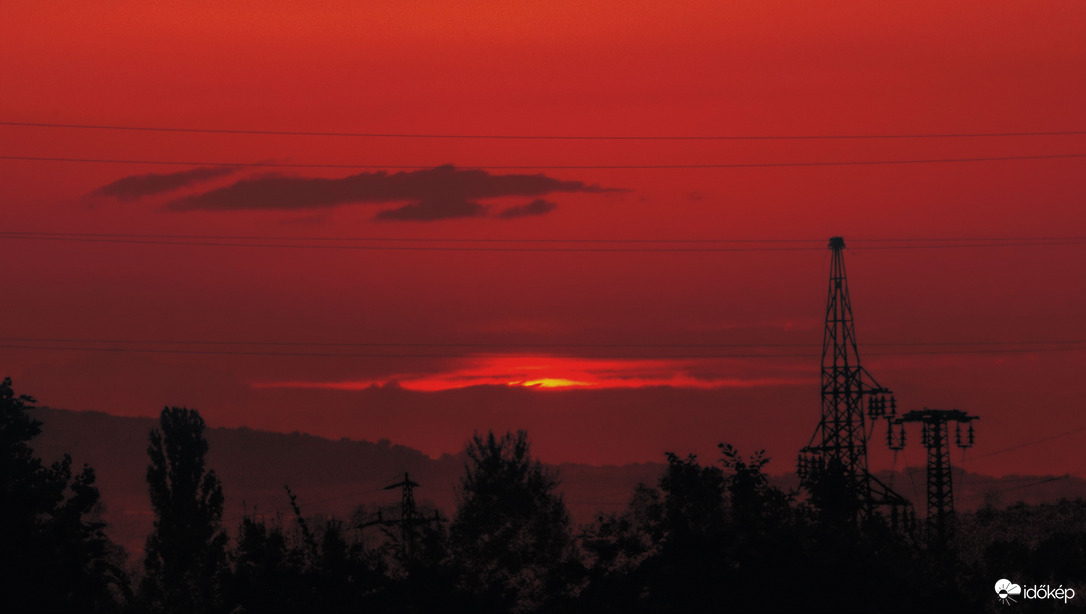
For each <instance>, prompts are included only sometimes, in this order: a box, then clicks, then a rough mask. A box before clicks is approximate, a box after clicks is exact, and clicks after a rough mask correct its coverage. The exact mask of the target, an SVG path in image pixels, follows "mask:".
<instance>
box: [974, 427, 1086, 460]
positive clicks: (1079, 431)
mask: <svg viewBox="0 0 1086 614" xmlns="http://www.w3.org/2000/svg"><path fill="white" fill-rule="evenodd" d="M1082 431H1086V426H1082V427H1079V428H1076V429H1071V430H1069V431H1064V432H1062V433H1059V434H1058V435H1052V436H1050V437H1043V438H1041V439H1035V440H1033V441H1027V442H1026V443H1020V444H1018V445H1014V446H1010V447H1007V448H1002V449H999V450H994V451H992V452H986V453H984V454H978V455H975V456H971V457H970V460H971V461H975V460H977V459H978V458H985V457H988V456H995V455H997V454H1003V453H1005V452H1011V451H1013V450H1018V449H1020V448H1027V447H1029V446H1035V445H1037V444H1041V443H1045V442H1047V441H1052V440H1053V439H1059V438H1061V437H1067V436H1068V435H1074V434H1075V433H1081V432H1082Z"/></svg>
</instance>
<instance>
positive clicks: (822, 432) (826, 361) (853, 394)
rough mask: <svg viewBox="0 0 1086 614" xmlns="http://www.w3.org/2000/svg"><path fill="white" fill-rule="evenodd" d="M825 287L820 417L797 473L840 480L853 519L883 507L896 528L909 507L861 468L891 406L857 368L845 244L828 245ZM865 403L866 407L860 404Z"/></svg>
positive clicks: (836, 240)
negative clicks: (873, 428)
mask: <svg viewBox="0 0 1086 614" xmlns="http://www.w3.org/2000/svg"><path fill="white" fill-rule="evenodd" d="M829 248H830V251H831V256H832V257H831V261H830V284H829V297H828V299H827V302H826V328H825V331H824V333H823V336H822V417H821V419H820V420H819V422H818V427H817V428H816V429H815V432H814V434H813V435H812V436H811V441H810V443H809V444H808V445H807V447H805V448H803V450H801V451H800V457H799V467H798V470H799V471H798V473H799V475H800V478H801V479H802V480H803V482H804V483H805V484H806V485H808V486H809V487H810V486H814V485H815V483H816V482H818V480H820V479H825V478H827V476H834V475H836V476H838V477H839V478H840V479H843V481H844V486H845V488H844V489H843V492H842V493H838V495H837V496H844V497H850V498H851V497H854V498H855V501H851V502H839V503H842V504H845V503H848V504H854V505H853V506H852V508H853V509H855V510H856V512H857V514H858V517H857V518H855V521H856V522H860V521H862V520H863V519H864V518H868V519H870V518H872V517H874V516H876V515H877V514H878V513H879V511H878V510H879V508H882V507H889V508H890V512H891V521H892V522H894V523H895V524H896V521H897V517H898V512H899V511H905V512H906V513H907V512H908V506H909V501H908V500H907V499H906V498H905V497H903V496H901V495H900V494H898V493H896V492H894V490H893V489H891V488H890V487H889V486H887V485H885V484H883V483H882V482H881V481H879V480H878V479H877V478H876V477H875V476H873V475H871V473H870V472H869V471H868V468H867V442H868V440H869V439H870V437H871V433H870V432H869V431H868V430H867V422H866V419H867V418H870V419H871V420H872V423H874V420H876V419H877V418H880V417H882V416H884V415H886V410H887V408H890V410H891V411H892V412H893V411H894V408H895V407H896V405H897V402H896V400H895V399H894V397H893V395H892V393H891V392H890V390H888V389H886V388H884V387H883V386H881V385H880V384H879V383H878V382H877V381H876V380H875V378H874V377H872V376H871V374H870V373H868V372H867V370H866V369H864V368H863V366H862V365H861V364H860V353H859V350H858V349H857V346H856V329H855V326H854V324H853V318H852V301H851V300H850V299H849V294H848V280H847V278H846V277H845V259H844V249H845V240H844V239H842V238H841V237H833V238H832V239H830V243H829ZM887 395H890V397H889V400H887ZM865 401H866V403H865ZM865 405H866V416H865Z"/></svg>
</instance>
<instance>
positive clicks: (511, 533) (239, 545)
mask: <svg viewBox="0 0 1086 614" xmlns="http://www.w3.org/2000/svg"><path fill="white" fill-rule="evenodd" d="M32 405H33V399H31V398H29V397H25V396H17V395H15V394H14V393H13V391H12V388H11V383H10V380H5V381H4V382H3V384H2V386H0V446H2V450H0V455H2V460H0V463H2V464H0V480H2V483H3V498H2V500H0V535H2V544H0V556H2V558H3V568H2V569H0V599H2V602H0V606H2V607H0V610H2V611H4V612H35V611H49V612H169V613H172V612H178V613H182V612H183V613H200V612H207V613H211V612H222V613H228V612H237V613H241V612H249V613H257V612H299V613H304V612H481V613H486V612H728V611H759V612H762V611H766V612H768V611H806V612H810V611H837V612H841V611H862V612H918V611H933V612H944V611H956V612H979V611H996V608H997V607H998V608H1003V607H1005V606H1003V605H1001V604H999V603H998V602H997V601H996V596H995V592H994V591H993V585H994V583H995V581H996V580H998V579H1000V578H1012V579H1015V581H1019V580H1022V581H1027V580H1028V582H1030V583H1036V584H1046V583H1047V584H1049V585H1051V586H1052V587H1056V586H1076V584H1077V583H1080V582H1081V581H1082V579H1084V578H1086V501H1082V500H1077V501H1060V502H1059V503H1055V504H1048V505H1039V506H1026V505H1023V504H1019V505H1015V506H1011V507H1009V508H1006V509H995V508H994V507H991V506H989V507H986V508H983V509H981V510H980V511H978V512H977V513H975V514H970V515H960V516H959V517H958V519H957V522H956V526H955V530H954V531H953V532H952V536H951V537H950V539H949V541H948V542H947V543H943V544H940V543H933V542H931V541H928V540H926V539H925V538H924V536H923V533H922V532H920V531H903V530H895V529H893V528H891V527H890V526H888V524H887V523H886V522H883V521H882V520H881V519H880V518H874V519H870V520H867V521H865V522H862V523H859V524H857V523H856V522H855V518H856V510H855V509H854V508H852V507H850V505H848V504H843V503H842V501H845V502H847V501H848V500H850V499H849V497H848V496H847V493H846V494H844V495H843V494H842V493H841V492H840V490H839V489H835V488H834V486H833V485H834V481H833V479H832V476H828V477H827V478H826V479H825V482H823V483H822V484H815V485H813V487H812V488H811V489H810V492H786V491H782V490H781V489H779V488H776V487H774V486H772V485H771V484H770V483H769V482H768V480H767V478H766V475H765V474H764V473H763V468H764V466H765V464H766V462H768V459H766V458H765V457H764V456H763V455H762V454H761V453H756V454H754V455H753V456H749V457H748V456H744V455H742V454H740V453H739V452H738V451H736V450H735V449H733V448H732V447H731V446H729V445H725V444H722V445H721V446H720V452H721V458H720V459H718V460H717V461H716V462H709V463H704V464H703V463H702V462H699V459H697V458H695V457H693V456H688V457H681V456H677V455H674V454H668V455H667V468H666V470H665V472H664V474H663V476H662V477H661V478H660V480H659V482H658V483H657V484H655V485H642V486H640V487H638V488H637V489H636V490H635V491H634V492H633V493H631V496H630V502H629V505H628V507H627V509H626V510H625V511H624V512H623V513H621V514H611V515H601V516H600V517H598V518H597V519H596V521H595V522H593V523H591V524H589V525H588V526H582V527H574V526H572V523H571V521H570V517H569V514H568V513H567V510H566V507H565V504H564V503H563V501H562V498H561V496H560V495H558V494H557V486H558V476H557V475H554V474H553V473H551V472H550V471H549V470H547V469H546V468H544V467H543V466H542V465H541V464H540V463H539V462H538V461H537V460H535V459H533V458H532V456H531V454H530V449H529V442H528V440H527V437H526V435H525V434H524V433H523V432H521V433H516V434H506V435H503V436H495V435H494V434H492V433H491V434H487V435H477V436H475V437H474V438H473V439H472V440H471V441H470V442H469V443H468V445H467V448H466V454H467V458H468V462H467V463H466V467H465V471H464V475H463V476H462V478H461V482H460V484H459V491H458V506H457V508H456V511H455V513H454V515H453V516H452V518H442V517H440V515H439V514H437V512H435V511H434V510H432V509H416V508H414V507H413V506H411V505H409V504H408V503H407V502H405V505H404V506H401V507H400V508H399V509H396V510H381V513H380V514H378V515H376V516H375V514H374V513H372V512H374V511H375V510H363V509H360V510H358V512H357V513H356V514H355V515H354V516H353V517H352V518H346V519H336V518H313V517H307V516H306V515H305V514H304V501H299V500H297V499H296V498H295V497H294V495H293V494H292V493H291V492H290V491H289V489H285V490H284V495H283V496H284V498H285V499H289V501H290V505H291V506H292V509H293V510H294V514H292V515H289V516H287V517H275V518H265V517H263V516H258V515H255V514H253V515H250V516H247V517H246V518H244V519H243V520H242V522H241V524H240V526H238V527H236V532H235V533H234V535H233V538H232V539H231V537H229V536H228V534H227V531H226V528H225V527H223V526H222V513H223V501H224V493H223V491H222V487H221V485H220V483H219V480H218V478H217V477H216V475H215V472H214V470H212V469H211V468H209V467H207V466H206V464H205V460H204V459H205V456H206V453H207V451H208V445H207V441H206V439H205V438H204V435H203V433H204V428H205V425H204V422H203V420H202V419H201V418H200V416H199V414H197V413H196V412H195V411H193V410H188V409H183V408H167V409H165V410H163V412H162V415H161V417H160V421H159V425H158V428H156V429H154V430H153V431H152V432H151V433H150V435H149V440H148V468H147V483H148V492H149V495H150V499H151V503H152V507H153V509H154V513H155V524H154V530H153V532H152V534H151V535H150V536H149V537H148V539H147V543H146V547H145V549H144V552H143V553H142V557H141V558H140V559H139V560H138V561H129V560H126V555H125V553H124V552H123V550H122V549H121V548H119V547H117V546H115V545H114V544H112V543H111V542H110V540H109V539H108V537H107V536H106V533H105V531H104V529H105V527H104V525H103V523H101V522H100V520H99V517H100V512H101V505H102V504H101V502H100V501H99V494H98V490H97V488H96V487H95V475H94V470H93V469H91V468H90V467H87V466H83V467H82V469H81V470H79V471H75V470H73V468H72V467H73V461H72V459H71V458H68V457H65V458H64V459H63V460H62V461H60V462H58V463H55V464H53V465H51V466H46V465H44V464H43V463H42V461H41V460H40V459H39V458H37V457H36V456H35V455H34V452H33V449H32V447H31V445H32V443H33V439H34V437H36V436H37V435H38V434H39V433H40V423H39V422H37V421H36V420H34V419H33V417H32V415H31V414H32V409H33V407H32ZM405 514H406V517H405ZM375 517H376V519H377V520H376V521H375V520H374V518H375ZM230 528H231V529H234V527H230ZM1079 599H1086V595H1083V596H1081V597H1079ZM1053 605H1054V604H1053V603H1052V602H1046V603H1039V602H1024V603H1023V602H1019V603H1017V604H1015V608H1016V610H1017V611H1023V612H1028V611H1052V608H1053ZM1060 605H1061V606H1062V605H1063V604H1060ZM1077 605H1081V602H1080V603H1079V604H1077ZM1072 607H1073V606H1072Z"/></svg>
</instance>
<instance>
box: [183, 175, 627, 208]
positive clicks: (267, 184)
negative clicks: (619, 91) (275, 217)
mask: <svg viewBox="0 0 1086 614" xmlns="http://www.w3.org/2000/svg"><path fill="white" fill-rule="evenodd" d="M611 191H614V190H612V189H608V188H602V187H600V186H597V185H589V184H585V183H582V182H580V181H562V180H560V179H555V178H553V177H548V176H546V175H544V174H536V175H518V174H510V175H496V174H492V173H490V172H488V171H485V170H481V169H458V168H455V167H453V166H439V167H437V168H433V169H425V170H418V171H402V172H397V173H387V172H383V171H379V172H366V173H359V174H356V175H350V176H348V177H342V178H332V179H330V178H321V177H293V176H286V175H277V174H270V175H263V176H260V177H248V178H244V179H240V180H238V181H237V182H235V183H233V184H232V185H229V186H226V187H222V188H219V189H215V190H211V191H208V192H204V193H202V194H193V195H189V196H184V197H181V198H178V199H175V200H173V201H172V202H170V203H169V204H168V205H167V206H168V208H170V209H172V210H174V211H197V210H201V211H232V210H301V209H308V210H312V209H322V208H330V207H338V206H343V205H350V204H365V203H368V204H381V203H396V202H402V203H406V204H405V205H402V206H400V207H397V208H394V209H387V210H383V211H381V212H380V213H378V215H377V217H378V218H379V219H385V220H411V221H431V220H440V219H448V218H457V217H482V216H486V215H487V212H488V208H487V207H486V206H484V205H482V204H480V203H479V202H478V201H479V200H481V199H488V198H501V197H509V196H543V195H545V194H551V193H555V192H588V193H601V192H611ZM553 209H554V205H553V203H547V202H545V201H542V200H537V201H534V202H532V203H530V204H528V205H526V206H524V207H514V208H512V210H510V209H507V210H506V212H509V211H513V210H516V211H515V212H513V213H509V214H508V215H506V214H505V212H503V214H502V215H500V216H499V217H503V218H506V219H508V218H511V217H519V216H522V215H542V214H544V213H546V212H548V211H550V210H553Z"/></svg>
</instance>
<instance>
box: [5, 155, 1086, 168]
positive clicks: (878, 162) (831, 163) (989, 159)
mask: <svg viewBox="0 0 1086 614" xmlns="http://www.w3.org/2000/svg"><path fill="white" fill-rule="evenodd" d="M1070 158H1086V153H1070V154H1047V155H1036V156H992V157H970V158H917V159H911V160H837V161H827V162H737V163H724V164H554V165H543V164H537V165H530V164H519V165H518V164H468V165H462V166H458V167H457V168H460V169H485V170H678V169H727V168H797V167H823V166H885V165H894V164H940V163H952V162H1005V161H1014V160H1059V159H1070ZM0 160H22V161H28V162H71V163H98V164H147V165H156V166H230V167H239V168H338V169H365V170H425V169H431V168H434V165H419V164H328V163H292V162H206V161H205V162H194V161H190V160H132V159H128V160H123V159H115V158H74V157H50V156H18V155H0Z"/></svg>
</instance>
